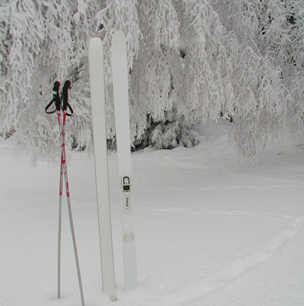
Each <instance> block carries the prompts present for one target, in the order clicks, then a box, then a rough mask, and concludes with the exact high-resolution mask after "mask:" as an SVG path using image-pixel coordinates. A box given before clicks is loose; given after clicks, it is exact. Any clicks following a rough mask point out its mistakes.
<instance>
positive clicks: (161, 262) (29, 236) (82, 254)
mask: <svg viewBox="0 0 304 306" xmlns="http://www.w3.org/2000/svg"><path fill="white" fill-rule="evenodd" d="M228 124H229V123H222V124H221V125H220V126H218V127H217V128H213V129H212V128H208V129H207V128H202V129H201V134H203V135H204V136H201V144H200V145H199V146H197V147H195V148H193V149H185V148H182V147H180V148H177V149H174V150H164V151H153V150H150V149H148V150H144V151H143V152H136V153H133V154H132V166H133V190H134V207H135V208H134V210H135V220H136V243H137V261H138V277H139V286H138V288H137V289H135V290H134V291H132V292H124V291H123V266H122V245H121V231H120V207H119V190H118V184H119V182H118V176H117V172H118V170H117V155H116V153H113V152H110V153H109V173H110V178H109V179H110V188H111V213H112V228H113V244H114V256H115V273H116V282H117V290H116V295H117V298H118V300H117V301H116V302H111V301H110V300H109V299H108V297H107V296H106V295H105V294H103V293H102V290H101V273H100V269H101V267H100V258H99V246H98V242H99V241H98V226H97V206H96V197H95V176H94V160H93V157H92V156H91V157H88V156H87V155H86V153H79V152H72V153H71V156H70V163H69V165H68V172H69V180H70V191H71V200H72V206H73V214H74V225H75V230H76V239H77V244H78V251H79V258H80V266H81V272H82V279H83V287H84V295H85V301H86V305H87V306H93V305H115V306H143V305H149V306H152V305H153V306H160V305H164V306H171V305H172V306H173V305H174V306H177V305H187V306H188V305H189V306H200V305H204V306H208V305H209V306H211V305H214V306H245V305H246V306H257V305H267V306H303V305H304V158H303V157H304V147H303V146H300V145H297V144H296V143H295V142H294V141H287V142H286V143H285V145H281V144H280V145H274V146H272V145H269V146H268V147H267V149H266V151H265V153H263V154H262V155H260V157H259V163H256V164H254V165H248V164H240V163H239V162H238V159H237V157H236V154H235V152H234V151H233V150H232V149H228V148H227V138H228V136H227V132H223V131H227V129H226V125H228ZM0 152H1V159H0V171H1V184H0V186H1V187H0V188H1V193H0V226H1V232H0V249H1V251H0V284H1V285H0V305H1V306H23V305H26V306H27V305H30V306H42V305H43V306H55V305H58V306H69V305H73V306H76V305H81V301H80V296H79V290H78V283H77V275H76V268H75V261H74V255H73V249H72V243H71V235H70V229H69V222H68V216H67V208H66V205H64V208H65V209H64V216H63V220H64V227H63V250H62V252H63V253H62V298H61V299H60V300H58V299H57V298H56V252H57V218H58V185H59V182H58V176H59V169H58V167H53V166H48V165H47V164H46V163H39V164H38V167H37V168H36V169H31V167H30V164H29V161H28V159H27V158H26V157H21V158H19V159H18V160H15V159H13V158H12V157H11V156H12V149H10V148H9V147H8V146H7V145H5V144H1V146H0ZM64 204H65V202H64Z"/></svg>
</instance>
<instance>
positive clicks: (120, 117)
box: [111, 31, 137, 291]
mask: <svg viewBox="0 0 304 306" xmlns="http://www.w3.org/2000/svg"><path fill="white" fill-rule="evenodd" d="M111 52H112V74H113V93H114V108H115V122H116V143H117V152H118V153H117V154H118V169H119V179H120V199H121V223H122V240H123V261H124V283H125V284H124V287H125V290H126V291H129V290H132V289H134V288H135V287H136V286H137V264H136V246H135V232H134V220H133V203H132V187H131V180H132V175H131V152H130V149H131V148H130V123H129V98H128V68H127V51H126V38H125V35H124V33H123V32H122V31H117V32H115V33H114V35H113V40H112V49H111Z"/></svg>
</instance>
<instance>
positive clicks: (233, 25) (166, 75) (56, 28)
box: [0, 0, 304, 162]
mask: <svg viewBox="0 0 304 306" xmlns="http://www.w3.org/2000/svg"><path fill="white" fill-rule="evenodd" d="M303 12H304V4H303V1H300V0H297V1H295V0H285V1H284V0H230V1H225V0H178V1H177V0H153V1H150V0H107V1H104V2H103V1H98V0H78V1H74V0H56V1H55V0H41V1H37V0H19V1H13V0H11V1H9V0H5V1H4V0H3V1H1V2H0V16H1V20H3V21H2V22H1V23H0V37H1V38H0V39H1V45H0V63H1V75H0V77H1V86H0V98H1V100H0V103H1V104H0V111H1V115H0V116H1V117H0V119H1V126H0V129H1V130H0V133H1V134H2V135H5V134H6V133H8V132H10V131H16V132H15V134H14V138H15V139H16V142H17V143H18V144H19V148H22V149H25V150H27V151H29V152H30V153H31V155H32V157H33V161H34V162H35V160H37V159H38V158H48V159H51V158H52V157H53V156H56V154H55V153H56V150H58V149H56V148H58V131H57V129H58V128H57V126H56V122H55V120H56V119H55V117H54V118H52V117H51V116H47V115H46V114H45V113H44V107H45V105H46V104H47V102H48V101H49V100H50V99H51V88H52V83H53V81H54V80H56V79H59V80H62V82H63V81H64V80H65V79H67V78H69V79H71V81H72V84H73V88H72V90H71V93H70V99H71V103H72V105H73V107H74V108H75V115H74V116H73V118H72V119H71V120H69V121H68V123H69V126H68V132H69V135H70V139H71V141H72V138H73V139H74V140H76V142H77V144H78V146H80V147H83V146H87V148H89V147H90V146H91V144H92V137H91V123H90V120H91V117H90V98H89V96H90V95H89V85H88V62H87V53H88V52H87V50H88V44H89V39H90V38H91V37H93V36H99V37H101V38H102V40H103V44H104V48H105V71H106V85H107V91H106V100H107V119H108V120H107V121H108V137H109V139H115V127H114V126H115V125H114V111H113V95H112V78H111V63H110V46H111V40H112V35H113V33H114V32H115V31H116V30H118V29H121V30H123V31H124V33H125V34H126V38H127V50H128V67H129V85H130V86H129V87H130V89H129V90H130V116H131V117H130V120H131V136H132V139H133V141H134V146H139V147H142V146H145V145H153V146H154V147H156V148H173V147H175V146H177V145H180V144H182V145H184V146H186V147H191V146H193V145H196V144H197V143H198V139H197V137H196V134H195V133H194V132H193V131H192V127H193V125H194V124H196V123H206V122H207V121H217V120H219V118H220V116H224V117H229V118H232V120H233V130H232V136H231V138H232V140H233V141H234V142H235V144H236V147H237V149H238V152H239V153H240V156H241V157H250V158H254V157H255V156H256V155H257V153H258V152H260V151H261V150H262V149H263V147H264V146H265V144H266V142H267V141H268V140H269V139H271V138H272V137H277V136H279V135H281V134H282V133H283V130H284V128H285V126H288V127H289V128H291V129H292V130H293V131H294V133H295V134H297V135H298V136H303V131H304V126H303V112H304V105H303V85H304V84H303V79H304V75H303V68H304V66H303V65H304V63H303V59H304V55H303V42H304V36H303V34H304V33H303V32H304V24H303V22H304V21H303V18H304V17H303V16H304V14H303ZM74 142H75V141H74Z"/></svg>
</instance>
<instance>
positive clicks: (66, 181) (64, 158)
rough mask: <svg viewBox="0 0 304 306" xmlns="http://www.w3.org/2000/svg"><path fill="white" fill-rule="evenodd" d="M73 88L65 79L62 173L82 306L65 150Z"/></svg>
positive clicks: (82, 296) (81, 290)
mask: <svg viewBox="0 0 304 306" xmlns="http://www.w3.org/2000/svg"><path fill="white" fill-rule="evenodd" d="M70 88H71V82H70V81H69V80H67V81H65V83H64V86H63V92H62V110H63V120H62V126H61V165H62V172H61V176H62V173H63V175H64V180H65V185H66V196H67V203H68V212H69V220H70V228H71V234H72V240H73V248H74V255H75V262H76V269H77V275H78V283H79V290H80V297H81V302H82V306H84V305H85V303H84V295H83V288H82V281H81V273H80V265H79V258H78V251H77V245H76V237H75V230H74V222H73V215H72V206H71V199H70V191H69V180H68V169H67V164H66V151H65V126H66V116H71V115H72V114H73V109H72V108H71V106H70V104H69V102H68V90H69V89H70ZM67 108H69V110H70V111H71V113H70V114H69V113H67ZM60 123H61V121H60Z"/></svg>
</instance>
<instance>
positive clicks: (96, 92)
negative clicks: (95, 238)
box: [89, 37, 116, 301]
mask: <svg viewBox="0 0 304 306" xmlns="http://www.w3.org/2000/svg"><path fill="white" fill-rule="evenodd" d="M89 75H90V89H91V107H92V122H93V123H92V125H93V141H94V157H95V178H96V194H97V207H98V221H99V240H100V255H101V272H102V285H103V291H104V292H105V293H106V294H107V295H108V296H109V297H110V299H111V300H112V301H115V300H116V297H115V273H114V258H113V245H112V232H111V212H110V197H109V183H108V158H107V138H106V121H105V93H104V63H103V46H102V42H101V40H100V39H99V38H96V37H95V38H92V39H91V41H90V45H89Z"/></svg>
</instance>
